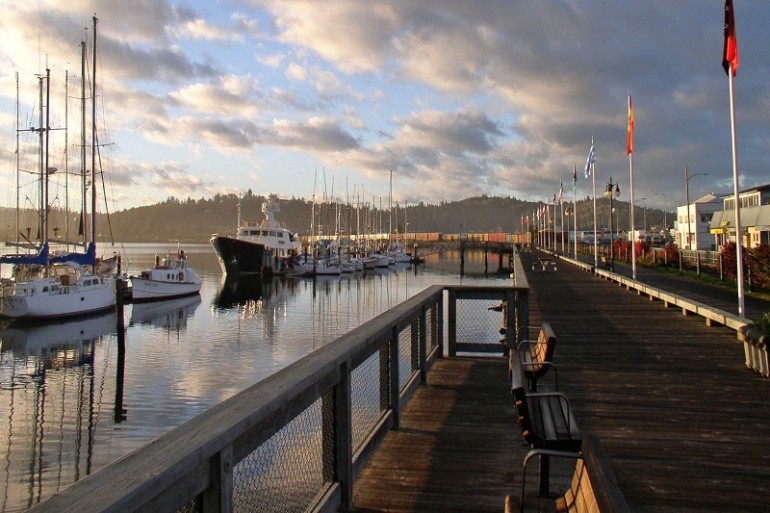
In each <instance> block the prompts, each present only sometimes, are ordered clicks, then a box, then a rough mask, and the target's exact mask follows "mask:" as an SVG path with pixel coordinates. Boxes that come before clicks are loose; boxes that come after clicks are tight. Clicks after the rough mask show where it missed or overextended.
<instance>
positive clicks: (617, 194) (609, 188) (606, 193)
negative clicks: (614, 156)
mask: <svg viewBox="0 0 770 513" xmlns="http://www.w3.org/2000/svg"><path fill="white" fill-rule="evenodd" d="M613 187H614V188H615V189H614V195H615V197H616V198H619V197H620V187H619V186H618V182H615V183H613V182H612V176H610V179H609V180H608V181H607V187H606V188H605V189H604V197H605V198H609V199H610V270H611V271H615V250H614V248H613V245H612V232H613V230H614V228H613V226H612V196H613Z"/></svg>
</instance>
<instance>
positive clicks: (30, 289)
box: [0, 17, 116, 319]
mask: <svg viewBox="0 0 770 513" xmlns="http://www.w3.org/2000/svg"><path fill="white" fill-rule="evenodd" d="M96 22H97V19H96V17H94V18H93V24H94V25H93V31H94V38H93V51H94V55H93V66H94V67H93V70H92V72H93V75H92V77H93V82H92V87H91V91H90V92H91V102H92V105H93V107H92V116H91V117H92V119H91V121H92V125H91V183H92V184H93V185H92V187H91V200H92V201H91V203H92V211H91V216H92V221H91V242H90V244H89V246H88V251H87V252H86V253H68V254H65V255H59V256H55V257H51V256H50V255H49V254H48V220H47V212H48V209H49V208H50V205H49V203H48V194H47V192H48V178H49V172H50V168H49V166H48V152H47V151H44V149H47V148H48V134H49V132H50V130H51V128H50V126H49V122H48V120H49V110H48V104H50V102H46V107H45V115H46V116H45V120H43V112H42V111H43V106H42V98H43V84H44V80H43V78H42V77H41V80H40V91H41V93H40V98H41V114H40V125H41V127H40V128H39V129H37V131H38V133H39V134H40V148H41V151H40V177H41V180H42V183H43V185H44V193H43V195H42V198H41V199H42V206H41V224H42V226H41V234H42V238H43V245H42V248H41V251H40V254H39V255H37V256H36V257H35V258H38V259H39V260H40V262H39V263H28V262H27V261H26V259H24V258H21V257H18V256H11V257H0V263H11V264H13V265H21V266H24V265H41V264H42V268H43V275H42V276H38V277H34V278H29V279H24V280H20V281H19V280H17V281H15V282H14V283H13V284H11V285H10V286H7V287H5V288H4V289H3V298H2V314H3V315H5V316H8V317H13V318H25V319H38V318H58V317H72V316H82V315H88V314H92V313H94V312H99V311H102V310H107V309H109V308H112V307H114V306H115V301H116V297H115V277H114V276H113V275H98V274H95V273H94V270H95V268H96V246H95V241H96V215H95V211H96V190H97V189H98V187H96V142H97V141H96V108H95V98H96ZM83 48H85V43H83ZM83 57H85V50H84V55H83ZM44 79H45V90H46V93H48V91H49V90H50V70H46V75H45V77H44ZM83 94H84V95H85V91H84V92H83ZM84 115H85V113H84ZM83 166H84V168H85V162H83ZM83 177H84V179H85V172H84V173H83Z"/></svg>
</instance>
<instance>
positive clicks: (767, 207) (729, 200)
mask: <svg viewBox="0 0 770 513" xmlns="http://www.w3.org/2000/svg"><path fill="white" fill-rule="evenodd" d="M739 197H740V200H741V201H740V208H741V231H742V232H743V236H742V244H743V246H744V247H748V248H753V247H756V246H759V245H760V244H763V243H764V244H770V184H766V185H760V186H759V187H754V188H752V189H746V190H744V191H741V192H740V193H739ZM710 231H711V234H712V237H714V240H715V245H716V246H717V247H718V248H719V247H721V246H722V245H723V244H725V243H726V242H728V241H730V242H735V194H730V195H728V196H725V197H724V205H723V210H722V211H719V212H715V213H714V217H713V218H712V219H711V224H710Z"/></svg>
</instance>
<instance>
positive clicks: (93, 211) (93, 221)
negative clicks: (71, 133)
mask: <svg viewBox="0 0 770 513" xmlns="http://www.w3.org/2000/svg"><path fill="white" fill-rule="evenodd" d="M97 21H98V20H97V18H96V16H94V17H93V23H94V41H93V48H92V51H93V56H92V59H93V62H91V66H92V67H93V72H92V74H91V242H92V243H93V244H96V22H97Z"/></svg>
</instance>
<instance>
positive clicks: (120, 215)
mask: <svg viewBox="0 0 770 513" xmlns="http://www.w3.org/2000/svg"><path fill="white" fill-rule="evenodd" d="M239 201H240V203H241V219H243V220H246V219H249V220H261V219H262V218H263V215H262V213H261V207H262V203H263V202H264V201H265V198H264V197H263V196H258V195H254V194H252V192H251V191H249V192H247V193H246V194H245V195H244V196H243V197H242V198H239V197H238V196H236V195H234V194H228V195H216V196H214V197H213V198H210V199H205V198H201V199H199V200H194V199H191V198H188V199H186V200H179V199H176V198H169V199H167V200H166V201H164V202H162V203H158V204H155V205H148V206H143V207H135V208H130V209H127V210H121V211H119V212H115V213H113V214H111V215H110V216H109V220H108V219H107V217H106V216H104V215H102V216H100V219H99V221H98V225H97V226H98V227H99V230H98V231H99V233H100V238H101V239H102V240H110V239H111V240H114V241H122V242H165V241H169V240H179V241H181V242H187V243H205V242H208V240H209V238H210V237H211V235H212V234H214V233H230V234H231V233H234V232H235V229H236V225H237V219H238V202H239ZM614 205H615V206H616V208H617V209H618V213H616V218H617V220H618V221H619V222H620V226H621V230H625V229H627V227H628V203H626V202H623V201H615V202H614ZM538 206H539V203H535V202H531V201H522V200H519V199H516V198H512V197H492V196H485V195H483V196H480V197H472V198H466V199H463V200H460V201H451V202H441V203H439V204H437V205H434V204H425V203H422V202H421V203H419V204H417V205H409V206H408V207H407V208H406V213H405V212H404V208H403V207H401V208H399V209H398V210H397V211H396V209H395V207H394V210H393V212H394V213H393V219H392V226H393V231H394V232H395V231H398V232H399V233H403V232H404V231H405V229H406V228H407V224H408V230H409V231H410V232H415V231H416V232H441V233H458V232H460V231H462V232H519V231H521V229H522V227H521V220H522V216H529V217H530V223H531V224H534V221H532V219H531V218H532V215H533V212H535V211H536V210H537V208H538ZM564 206H565V209H567V208H568V207H570V208H571V207H572V204H571V203H569V204H567V203H565V205H564ZM377 207H379V205H377ZM311 208H312V203H311V202H309V201H306V200H304V199H297V198H283V199H281V213H280V214H278V215H277V216H276V217H277V218H278V220H279V221H280V222H281V223H282V224H283V225H285V226H286V227H287V228H289V229H290V230H292V231H295V232H298V233H299V234H300V235H307V234H309V233H310V218H311ZM592 208H593V206H592V201H591V200H590V199H588V198H585V199H583V200H580V201H578V207H577V209H578V214H579V215H578V229H580V230H590V229H592V228H593V210H592ZM597 217H598V224H599V226H600V227H608V226H609V201H608V200H606V199H604V198H598V199H597ZM635 217H636V224H637V226H638V227H642V224H643V209H642V208H641V207H637V210H636V213H635ZM646 217H647V226H648V227H651V226H654V225H661V224H662V221H663V211H662V210H647V212H646ZM569 219H570V220H569V224H570V225H572V224H573V221H572V218H569ZM669 219H673V216H669ZM390 222H391V221H390V220H389V218H388V209H387V206H383V208H382V209H379V208H372V207H371V205H366V206H362V207H361V208H360V209H359V210H358V215H357V213H356V209H355V206H347V205H334V204H323V205H316V207H315V225H316V233H318V230H319V228H322V229H323V232H324V233H327V234H328V233H333V232H334V231H335V228H334V227H335V226H338V227H339V229H340V231H342V232H347V231H348V229H349V230H350V231H351V232H353V233H355V232H356V226H358V227H359V229H360V231H361V232H362V233H363V232H364V231H365V229H366V228H367V227H368V228H369V229H370V230H372V231H383V232H387V231H388V227H389V225H390ZM613 222H615V218H613ZM0 223H1V224H0V227H2V236H3V240H6V241H13V240H16V233H15V232H16V230H15V225H16V211H15V209H10V208H0ZM78 224H79V216H78V215H71V216H70V239H75V238H76V237H77V232H78ZM37 225H38V221H37V214H36V213H35V212H34V211H33V210H25V211H23V212H22V223H21V226H22V231H23V232H24V233H25V234H26V231H27V230H26V229H27V228H29V233H30V238H31V239H36V238H37ZM49 227H50V229H51V230H52V231H51V237H52V238H53V237H54V232H53V230H54V228H58V230H56V231H57V233H58V235H59V236H60V237H63V236H64V232H65V217H64V214H63V212H62V211H61V210H57V209H52V212H51V217H50V220H49ZM110 233H111V236H110Z"/></svg>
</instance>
